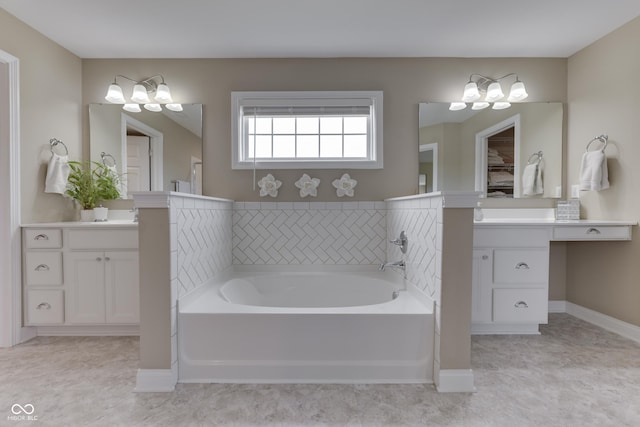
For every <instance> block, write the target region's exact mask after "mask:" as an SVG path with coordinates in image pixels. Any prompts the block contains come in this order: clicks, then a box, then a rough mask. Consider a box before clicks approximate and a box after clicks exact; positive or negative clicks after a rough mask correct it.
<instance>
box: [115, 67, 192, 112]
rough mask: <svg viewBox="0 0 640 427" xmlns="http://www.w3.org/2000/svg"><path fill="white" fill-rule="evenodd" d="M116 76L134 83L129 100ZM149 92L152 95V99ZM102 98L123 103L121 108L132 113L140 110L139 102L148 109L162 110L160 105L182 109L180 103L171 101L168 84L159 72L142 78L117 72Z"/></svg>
mask: <svg viewBox="0 0 640 427" xmlns="http://www.w3.org/2000/svg"><path fill="white" fill-rule="evenodd" d="M118 78H121V79H125V80H128V81H129V82H132V83H134V85H133V90H132V93H131V96H130V97H129V99H130V101H129V102H127V100H126V98H125V97H124V94H123V92H122V87H120V85H119V84H118ZM150 94H151V95H153V101H152V100H151V98H150V96H149V95H150ZM104 99H106V100H107V101H108V102H110V103H112V104H123V107H122V108H123V109H124V110H125V111H129V112H132V113H139V112H140V111H142V109H141V108H140V104H144V108H145V109H146V110H148V111H162V105H165V107H166V108H167V109H168V110H171V111H182V104H176V103H174V102H173V98H172V97H171V91H170V90H169V86H168V85H167V84H166V83H165V82H164V77H162V76H161V75H159V74H158V75H155V76H153V77H148V78H145V79H142V80H135V79H132V78H130V77H127V76H123V75H121V74H118V75H116V76H115V77H114V78H113V83H111V84H110V85H109V88H108V90H107V95H106V96H105V97H104Z"/></svg>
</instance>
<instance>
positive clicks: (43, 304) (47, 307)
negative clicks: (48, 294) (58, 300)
mask: <svg viewBox="0 0 640 427" xmlns="http://www.w3.org/2000/svg"><path fill="white" fill-rule="evenodd" d="M36 310H51V304H49V303H48V302H41V303H40V304H38V306H37V307H36Z"/></svg>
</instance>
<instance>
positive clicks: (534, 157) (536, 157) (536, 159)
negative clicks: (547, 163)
mask: <svg viewBox="0 0 640 427" xmlns="http://www.w3.org/2000/svg"><path fill="white" fill-rule="evenodd" d="M540 160H542V151H538V152H537V153H533V154H532V155H530V156H529V160H527V164H528V165H532V164H533V163H532V162H536V163H540Z"/></svg>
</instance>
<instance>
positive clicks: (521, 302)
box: [513, 301, 529, 308]
mask: <svg viewBox="0 0 640 427" xmlns="http://www.w3.org/2000/svg"><path fill="white" fill-rule="evenodd" d="M513 306H514V307H515V308H529V305H528V304H527V303H526V302H524V301H518V302H517V303H515V304H514V305H513Z"/></svg>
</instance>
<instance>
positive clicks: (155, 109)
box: [144, 104, 162, 113]
mask: <svg viewBox="0 0 640 427" xmlns="http://www.w3.org/2000/svg"><path fill="white" fill-rule="evenodd" d="M144 109H145V110H149V111H153V112H155V113H157V112H158V111H162V107H161V106H160V104H144Z"/></svg>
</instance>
